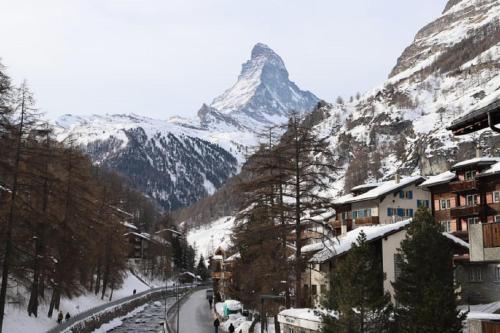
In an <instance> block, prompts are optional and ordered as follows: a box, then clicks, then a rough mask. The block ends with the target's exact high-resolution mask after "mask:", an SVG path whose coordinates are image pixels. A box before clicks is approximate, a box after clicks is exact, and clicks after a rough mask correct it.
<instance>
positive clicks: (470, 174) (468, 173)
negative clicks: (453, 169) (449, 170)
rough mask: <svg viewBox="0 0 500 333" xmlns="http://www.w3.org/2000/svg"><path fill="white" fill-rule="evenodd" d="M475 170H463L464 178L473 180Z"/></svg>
mask: <svg viewBox="0 0 500 333" xmlns="http://www.w3.org/2000/svg"><path fill="white" fill-rule="evenodd" d="M476 173H477V172H476V170H471V171H465V177H464V178H465V180H474V179H476Z"/></svg>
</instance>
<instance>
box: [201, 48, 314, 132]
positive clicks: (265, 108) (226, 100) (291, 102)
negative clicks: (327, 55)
mask: <svg viewBox="0 0 500 333" xmlns="http://www.w3.org/2000/svg"><path fill="white" fill-rule="evenodd" d="M318 101H319V99H318V98H317V97H316V96H314V95H313V94H312V93H310V92H308V91H302V90H300V89H299V87H297V85H296V84H295V83H293V82H291V81H290V80H289V78H288V71H287V70H286V67H285V64H284V62H283V60H282V59H281V57H280V56H279V55H278V54H277V53H275V52H274V51H273V50H272V49H271V48H270V47H269V46H267V45H265V44H262V43H258V44H256V45H255V46H254V47H253V49H252V52H251V58H250V60H248V61H247V62H245V63H244V64H243V66H242V69H241V73H240V75H239V76H238V80H237V82H236V83H235V84H234V85H233V86H232V87H231V88H230V89H228V90H226V91H225V92H224V93H223V94H222V95H220V96H218V97H216V98H215V99H214V101H213V102H212V104H211V105H210V107H212V108H213V109H216V110H218V111H220V113H222V114H226V115H231V116H236V117H237V118H238V119H237V120H239V121H240V123H241V122H245V123H246V122H247V120H249V121H250V122H255V121H256V122H258V123H263V124H269V123H277V122H282V121H285V120H286V118H287V115H288V114H289V112H290V111H291V110H296V111H299V112H307V111H310V110H311V109H312V108H313V107H314V105H315V104H316V103H317V102H318Z"/></svg>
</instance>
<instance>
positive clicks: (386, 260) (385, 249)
mask: <svg viewBox="0 0 500 333" xmlns="http://www.w3.org/2000/svg"><path fill="white" fill-rule="evenodd" d="M405 237H406V230H401V231H399V232H397V233H395V234H392V235H389V236H387V237H386V238H383V239H382V268H383V270H384V273H385V274H386V276H385V280H384V290H386V291H388V292H389V294H391V300H392V302H394V288H393V287H392V282H394V281H396V272H395V265H394V255H395V254H397V253H398V249H400V248H401V241H402V240H403V239H405Z"/></svg>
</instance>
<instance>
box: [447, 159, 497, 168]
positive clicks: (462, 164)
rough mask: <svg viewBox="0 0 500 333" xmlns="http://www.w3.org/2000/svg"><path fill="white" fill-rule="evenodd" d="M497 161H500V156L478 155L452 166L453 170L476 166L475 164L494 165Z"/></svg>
mask: <svg viewBox="0 0 500 333" xmlns="http://www.w3.org/2000/svg"><path fill="white" fill-rule="evenodd" d="M497 162H500V158H498V157H476V158H471V159H470V160H465V161H462V162H458V163H456V164H454V165H453V166H452V167H451V171H454V170H458V169H461V168H465V167H470V166H474V165H477V166H489V165H493V164H495V163H497Z"/></svg>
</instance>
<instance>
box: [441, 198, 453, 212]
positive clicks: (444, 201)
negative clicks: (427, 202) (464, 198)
mask: <svg viewBox="0 0 500 333" xmlns="http://www.w3.org/2000/svg"><path fill="white" fill-rule="evenodd" d="M450 207H451V201H450V199H441V209H442V210H444V209H450Z"/></svg>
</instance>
